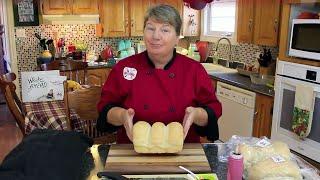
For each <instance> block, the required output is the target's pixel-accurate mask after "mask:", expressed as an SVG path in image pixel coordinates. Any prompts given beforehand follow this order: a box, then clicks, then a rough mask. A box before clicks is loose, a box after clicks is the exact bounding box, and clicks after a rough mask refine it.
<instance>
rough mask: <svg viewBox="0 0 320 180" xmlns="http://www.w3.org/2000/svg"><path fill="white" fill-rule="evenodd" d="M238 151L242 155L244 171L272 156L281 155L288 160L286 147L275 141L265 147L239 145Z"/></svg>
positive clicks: (288, 153) (288, 154)
mask: <svg viewBox="0 0 320 180" xmlns="http://www.w3.org/2000/svg"><path fill="white" fill-rule="evenodd" d="M239 151H240V153H241V154H242V155H243V162H244V167H245V169H247V168H249V167H250V166H252V165H254V164H256V163H257V162H259V161H261V160H264V159H266V158H269V157H271V156H273V155H281V156H282V157H283V158H285V159H286V160H289V159H290V149H289V147H288V145H287V144H286V143H283V142H280V141H275V142H273V143H272V144H271V145H269V146H266V147H259V146H250V145H247V144H240V145H239Z"/></svg>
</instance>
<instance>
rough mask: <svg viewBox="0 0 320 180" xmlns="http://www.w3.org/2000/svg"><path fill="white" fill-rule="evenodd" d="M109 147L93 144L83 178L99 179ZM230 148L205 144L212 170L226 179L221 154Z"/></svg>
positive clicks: (84, 163)
mask: <svg viewBox="0 0 320 180" xmlns="http://www.w3.org/2000/svg"><path fill="white" fill-rule="evenodd" d="M109 148H110V145H93V146H92V147H91V148H90V149H89V150H88V151H87V152H86V153H85V155H84V156H83V163H82V173H83V175H82V177H83V179H88V180H89V179H90V180H92V179H98V178H97V176H96V175H97V173H98V172H101V171H103V169H104V166H105V162H106V159H107V155H108V151H109ZM228 148H229V147H228V146H227V145H225V144H213V143H210V144H203V149H204V151H205V154H206V156H207V159H208V162H209V164H210V167H211V170H212V172H213V173H216V174H217V176H218V178H219V179H226V174H227V162H225V161H223V159H221V158H219V156H221V155H225V154H226V152H229V151H230V149H228ZM223 157H224V156H223ZM219 159H220V160H219Z"/></svg>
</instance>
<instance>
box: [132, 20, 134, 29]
mask: <svg viewBox="0 0 320 180" xmlns="http://www.w3.org/2000/svg"><path fill="white" fill-rule="evenodd" d="M133 26H134V20H133V19H131V27H132V28H133Z"/></svg>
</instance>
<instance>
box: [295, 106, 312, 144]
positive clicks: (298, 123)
mask: <svg viewBox="0 0 320 180" xmlns="http://www.w3.org/2000/svg"><path fill="white" fill-rule="evenodd" d="M309 118H310V111H308V110H304V109H300V108H298V107H294V109H293V122H292V130H293V132H294V133H296V134H297V135H298V136H299V137H300V138H305V137H306V136H307V131H308V126H309Z"/></svg>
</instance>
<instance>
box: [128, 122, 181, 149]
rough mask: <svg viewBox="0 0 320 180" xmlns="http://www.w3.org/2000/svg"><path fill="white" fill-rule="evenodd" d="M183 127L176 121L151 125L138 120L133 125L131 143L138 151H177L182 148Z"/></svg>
mask: <svg viewBox="0 0 320 180" xmlns="http://www.w3.org/2000/svg"><path fill="white" fill-rule="evenodd" d="M183 137H184V136H183V127H182V125H181V124H180V123H178V122H171V123H169V124H168V125H167V126H166V125H165V124H163V123H162V122H156V123H154V124H153V125H152V126H150V124H149V123H147V122H145V121H138V122H137V123H135V124H134V126H133V145H134V150H135V151H136V152H138V153H178V152H180V151H181V150H182V148H183Z"/></svg>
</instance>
